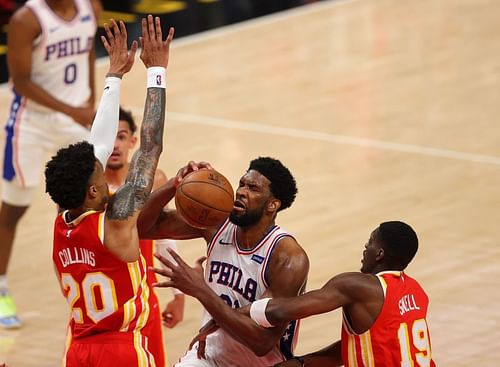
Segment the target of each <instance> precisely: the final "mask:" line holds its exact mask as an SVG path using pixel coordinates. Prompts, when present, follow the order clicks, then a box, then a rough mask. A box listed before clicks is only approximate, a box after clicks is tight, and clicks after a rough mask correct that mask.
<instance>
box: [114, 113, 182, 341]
mask: <svg viewBox="0 0 500 367" xmlns="http://www.w3.org/2000/svg"><path fill="white" fill-rule="evenodd" d="M119 119H120V122H119V125H118V135H117V136H116V139H115V145H114V147H113V153H111V156H110V157H109V159H108V162H107V164H106V170H105V171H104V175H105V176H106V182H107V184H108V187H109V191H110V193H112V194H113V193H114V192H115V191H116V190H117V189H118V188H119V187H120V186H121V185H123V184H124V183H125V179H126V178H127V174H128V171H129V167H130V163H129V155H130V151H131V150H133V149H134V147H135V145H136V143H137V136H136V134H135V133H136V131H137V125H136V123H135V121H134V117H133V116H132V113H130V112H129V111H126V110H124V109H123V108H121V107H120V114H119ZM166 183H167V176H166V175H165V172H163V171H162V170H161V169H159V168H158V169H157V170H156V173H155V176H154V181H153V189H152V190H153V191H154V190H156V189H157V188H159V187H160V186H162V185H164V184H166ZM139 245H140V246H141V253H142V256H144V259H146V265H147V266H153V264H154V255H153V254H154V253H155V252H159V253H162V254H164V255H165V256H167V258H168V257H170V254H169V253H168V252H167V248H172V249H174V250H176V249H177V245H176V242H175V241H174V240H168V239H159V240H155V241H153V240H140V242H139ZM148 280H150V283H151V284H153V283H156V281H157V279H156V274H155V273H153V272H152V271H148ZM172 293H173V296H174V299H173V300H172V301H170V302H169V303H167V305H166V306H165V310H164V311H163V312H162V313H161V318H162V319H163V325H165V327H168V328H173V327H175V326H176V325H177V324H178V323H179V322H181V321H182V319H183V317H184V293H182V292H181V291H179V290H178V289H175V288H173V289H172ZM153 297H154V298H155V306H154V308H155V310H156V311H157V312H160V301H159V299H158V296H157V294H156V292H153ZM157 334H158V335H160V338H159V339H160V340H163V332H162V327H161V324H160V323H159V324H158V325H157Z"/></svg>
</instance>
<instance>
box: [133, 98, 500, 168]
mask: <svg viewBox="0 0 500 367" xmlns="http://www.w3.org/2000/svg"><path fill="white" fill-rule="evenodd" d="M130 109H131V110H132V111H133V113H134V114H135V115H136V116H142V114H143V111H144V109H143V108H140V107H136V106H134V107H131V108H130ZM166 116H167V117H166V118H167V119H169V120H173V121H176V122H179V123H181V124H195V125H204V126H214V127H220V128H225V129H232V130H241V131H247V132H254V133H262V134H270V135H277V136H282V137H288V138H299V139H305V140H316V141H324V142H330V143H334V144H339V145H349V146H358V147H362V148H371V149H379V150H386V151H393V152H399V153H410V154H417V155H422V156H430V157H438V158H448V159H454V160H458V161H465V162H475V163H484V164H493V165H496V166H500V157H497V156H491V155H484V154H475V153H466V152H460V151H456V150H451V149H443V148H434V147H428V146H424V145H417V144H407V143H395V142H390V141H385V140H378V139H370V138H362V137H356V136H349V135H341V134H333V133H327V132H322V131H313V130H303V129H295V128H289V127H280V126H269V125H266V124H263V123H259V122H244V121H238V120H232V119H225V118H219V117H210V116H203V115H195V114H189V113H183V112H172V111H167V114H166Z"/></svg>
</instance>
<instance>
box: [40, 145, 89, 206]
mask: <svg viewBox="0 0 500 367" xmlns="http://www.w3.org/2000/svg"><path fill="white" fill-rule="evenodd" d="M95 162H96V158H95V155H94V146H93V145H92V144H90V143H88V142H86V141H82V142H79V143H76V144H71V145H69V146H68V147H66V148H62V149H59V150H58V151H57V153H56V155H54V156H53V157H52V158H51V159H50V161H49V162H47V164H46V165H45V192H47V193H48V194H49V195H50V197H51V198H52V200H53V201H54V202H55V203H56V204H57V205H59V206H60V207H61V208H62V209H75V208H78V207H80V206H81V205H83V202H84V200H85V195H86V192H87V187H88V182H89V179H90V176H91V175H92V173H93V172H94V169H95Z"/></svg>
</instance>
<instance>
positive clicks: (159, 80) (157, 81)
mask: <svg viewBox="0 0 500 367" xmlns="http://www.w3.org/2000/svg"><path fill="white" fill-rule="evenodd" d="M156 85H161V75H157V76H156Z"/></svg>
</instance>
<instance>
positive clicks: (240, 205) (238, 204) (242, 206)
mask: <svg viewBox="0 0 500 367" xmlns="http://www.w3.org/2000/svg"><path fill="white" fill-rule="evenodd" d="M244 210H246V207H245V204H243V203H242V202H241V201H239V200H235V201H234V204H233V211H237V212H242V211H244Z"/></svg>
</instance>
